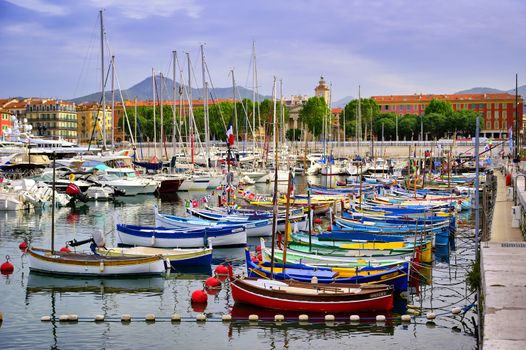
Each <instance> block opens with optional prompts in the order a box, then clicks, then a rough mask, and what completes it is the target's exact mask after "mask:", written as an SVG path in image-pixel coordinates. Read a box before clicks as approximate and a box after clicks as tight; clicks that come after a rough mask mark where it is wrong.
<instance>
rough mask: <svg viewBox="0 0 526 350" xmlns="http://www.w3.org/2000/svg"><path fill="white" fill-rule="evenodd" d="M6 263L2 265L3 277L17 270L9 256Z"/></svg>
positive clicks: (0, 268) (6, 257) (0, 266)
mask: <svg viewBox="0 0 526 350" xmlns="http://www.w3.org/2000/svg"><path fill="white" fill-rule="evenodd" d="M5 260H6V262H5V263H3V264H2V265H0V272H1V273H2V275H10V274H12V273H13V271H14V270H15V265H13V264H12V263H11V262H10V261H9V255H6V256H5Z"/></svg>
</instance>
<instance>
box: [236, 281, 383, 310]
mask: <svg viewBox="0 0 526 350" xmlns="http://www.w3.org/2000/svg"><path fill="white" fill-rule="evenodd" d="M230 288H231V289H232V298H233V299H234V301H235V302H236V303H242V304H250V305H255V306H258V307H263V308H269V309H275V310H286V311H310V312H330V313H343V312H359V311H372V310H378V311H381V310H390V309H392V308H393V287H392V286H387V285H374V286H373V285H360V284H357V285H349V284H337V283H333V284H314V283H302V282H297V281H276V280H268V279H253V278H237V279H234V280H232V281H231V282H230Z"/></svg>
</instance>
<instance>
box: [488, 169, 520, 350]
mask: <svg viewBox="0 0 526 350" xmlns="http://www.w3.org/2000/svg"><path fill="white" fill-rule="evenodd" d="M511 170H512V169H511V168H507V169H506V172H508V171H511ZM496 176H497V183H498V184H497V195H496V201H495V207H494V213H493V219H492V221H491V230H490V237H488V238H489V240H485V241H484V239H483V242H482V243H481V248H480V252H481V261H480V264H481V279H482V280H481V288H482V298H481V300H482V303H483V315H484V316H483V321H482V324H483V341H482V348H483V349H492V350H496V349H525V348H526V332H525V329H526V326H525V324H526V305H525V304H524V301H525V300H526V242H525V241H524V236H523V232H522V230H521V228H520V227H521V226H522V225H524V223H523V214H522V213H524V212H526V188H525V185H526V184H525V180H526V179H525V177H524V175H521V174H520V173H519V172H517V171H513V176H512V185H514V186H513V190H510V188H511V187H508V186H506V175H505V173H503V172H496ZM514 211H515V212H516V214H515V221H514V216H513V212H514ZM518 218H520V219H518Z"/></svg>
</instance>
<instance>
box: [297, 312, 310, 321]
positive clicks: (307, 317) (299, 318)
mask: <svg viewBox="0 0 526 350" xmlns="http://www.w3.org/2000/svg"><path fill="white" fill-rule="evenodd" d="M298 320H299V321H308V320H309V315H306V314H301V315H299V316H298Z"/></svg>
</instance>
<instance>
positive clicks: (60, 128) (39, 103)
mask: <svg viewBox="0 0 526 350" xmlns="http://www.w3.org/2000/svg"><path fill="white" fill-rule="evenodd" d="M25 118H27V122H28V123H29V124H31V125H32V126H33V134H34V135H37V136H44V137H48V138H52V139H63V140H66V141H70V142H77V141H78V140H77V112H76V108H75V104H74V103H72V102H66V101H62V100H54V99H31V100H29V101H28V102H27V103H26V111H25Z"/></svg>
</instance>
